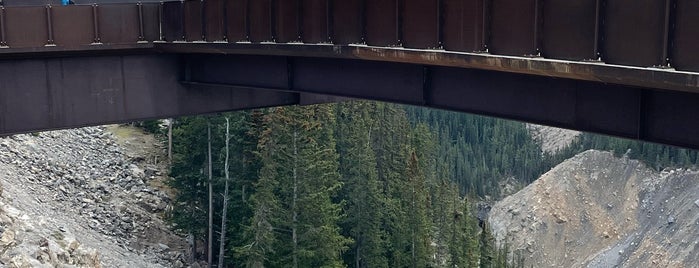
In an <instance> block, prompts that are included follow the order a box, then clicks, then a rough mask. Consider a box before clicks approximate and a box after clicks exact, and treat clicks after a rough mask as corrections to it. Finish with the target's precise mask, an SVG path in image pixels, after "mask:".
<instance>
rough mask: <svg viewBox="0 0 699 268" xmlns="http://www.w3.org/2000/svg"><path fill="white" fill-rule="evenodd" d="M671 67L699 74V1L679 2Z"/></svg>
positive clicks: (682, 0)
mask: <svg viewBox="0 0 699 268" xmlns="http://www.w3.org/2000/svg"><path fill="white" fill-rule="evenodd" d="M675 12H676V13H675V18H676V21H675V32H674V38H673V40H672V50H671V52H672V53H671V56H672V59H671V63H670V64H671V65H672V66H673V67H675V69H677V70H684V71H693V72H699V53H697V48H699V27H697V26H698V25H699V1H694V0H677V8H676V10H675Z"/></svg>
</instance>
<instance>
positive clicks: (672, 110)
mask: <svg viewBox="0 0 699 268" xmlns="http://www.w3.org/2000/svg"><path fill="white" fill-rule="evenodd" d="M646 92H647V93H646V94H645V95H644V106H643V107H642V109H643V110H642V111H641V112H642V113H644V116H643V119H644V122H643V123H642V126H643V133H641V134H642V136H640V137H638V138H640V139H642V140H650V141H654V142H660V143H665V144H672V145H678V146H684V147H690V148H695V149H698V148H699V128H697V126H699V116H697V114H699V105H697V103H699V95H697V94H687V93H679V92H668V91H655V90H647V91H646Z"/></svg>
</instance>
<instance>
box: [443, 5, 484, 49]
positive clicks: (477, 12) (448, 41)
mask: <svg viewBox="0 0 699 268" xmlns="http://www.w3.org/2000/svg"><path fill="white" fill-rule="evenodd" d="M442 3H443V8H442V9H441V10H442V16H443V20H444V24H443V26H442V35H443V36H442V39H443V46H444V49H446V50H452V51H466V52H472V51H484V50H485V35H486V29H487V27H486V26H487V25H486V20H485V19H486V17H485V14H487V10H486V5H485V0H442Z"/></svg>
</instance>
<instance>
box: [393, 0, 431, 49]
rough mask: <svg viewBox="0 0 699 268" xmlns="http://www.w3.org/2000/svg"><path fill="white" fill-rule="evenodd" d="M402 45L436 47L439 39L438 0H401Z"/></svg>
mask: <svg viewBox="0 0 699 268" xmlns="http://www.w3.org/2000/svg"><path fill="white" fill-rule="evenodd" d="M403 2H404V6H403V16H402V17H403V20H402V25H403V27H402V28H403V30H402V37H403V46H404V47H408V48H437V47H439V46H440V40H439V21H440V18H439V8H440V7H439V4H440V3H439V2H440V1H439V0H403Z"/></svg>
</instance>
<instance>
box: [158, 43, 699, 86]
mask: <svg viewBox="0 0 699 268" xmlns="http://www.w3.org/2000/svg"><path fill="white" fill-rule="evenodd" d="M156 48H157V49H158V50H160V51H163V52H169V53H195V54H207V53H216V54H242V55H245V54H247V55H273V56H290V57H318V58H331V59H358V60H367V61H384V62H399V63H410V64H421V65H430V66H445V67H458V68H469V69H483V70H489V71H499V72H510V73H519V74H528V75H535V76H544V77H548V78H568V79H575V80H584V81H593V82H604V83H612V84H621V85H628V86H640V87H648V88H657V89H667V90H674V91H686V92H693V93H699V73H689V72H681V71H674V70H672V69H661V68H639V67H630V66H620V65H610V64H604V63H600V62H581V61H565V60H555V59H544V58H529V57H512V56H499V55H491V54H482V53H463V52H451V51H435V50H431V51H423V50H413V49H402V48H378V47H366V46H354V45H349V46H329V45H284V46H279V45H275V44H202V45H199V46H196V47H193V46H189V45H186V44H158V45H157V47H156Z"/></svg>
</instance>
